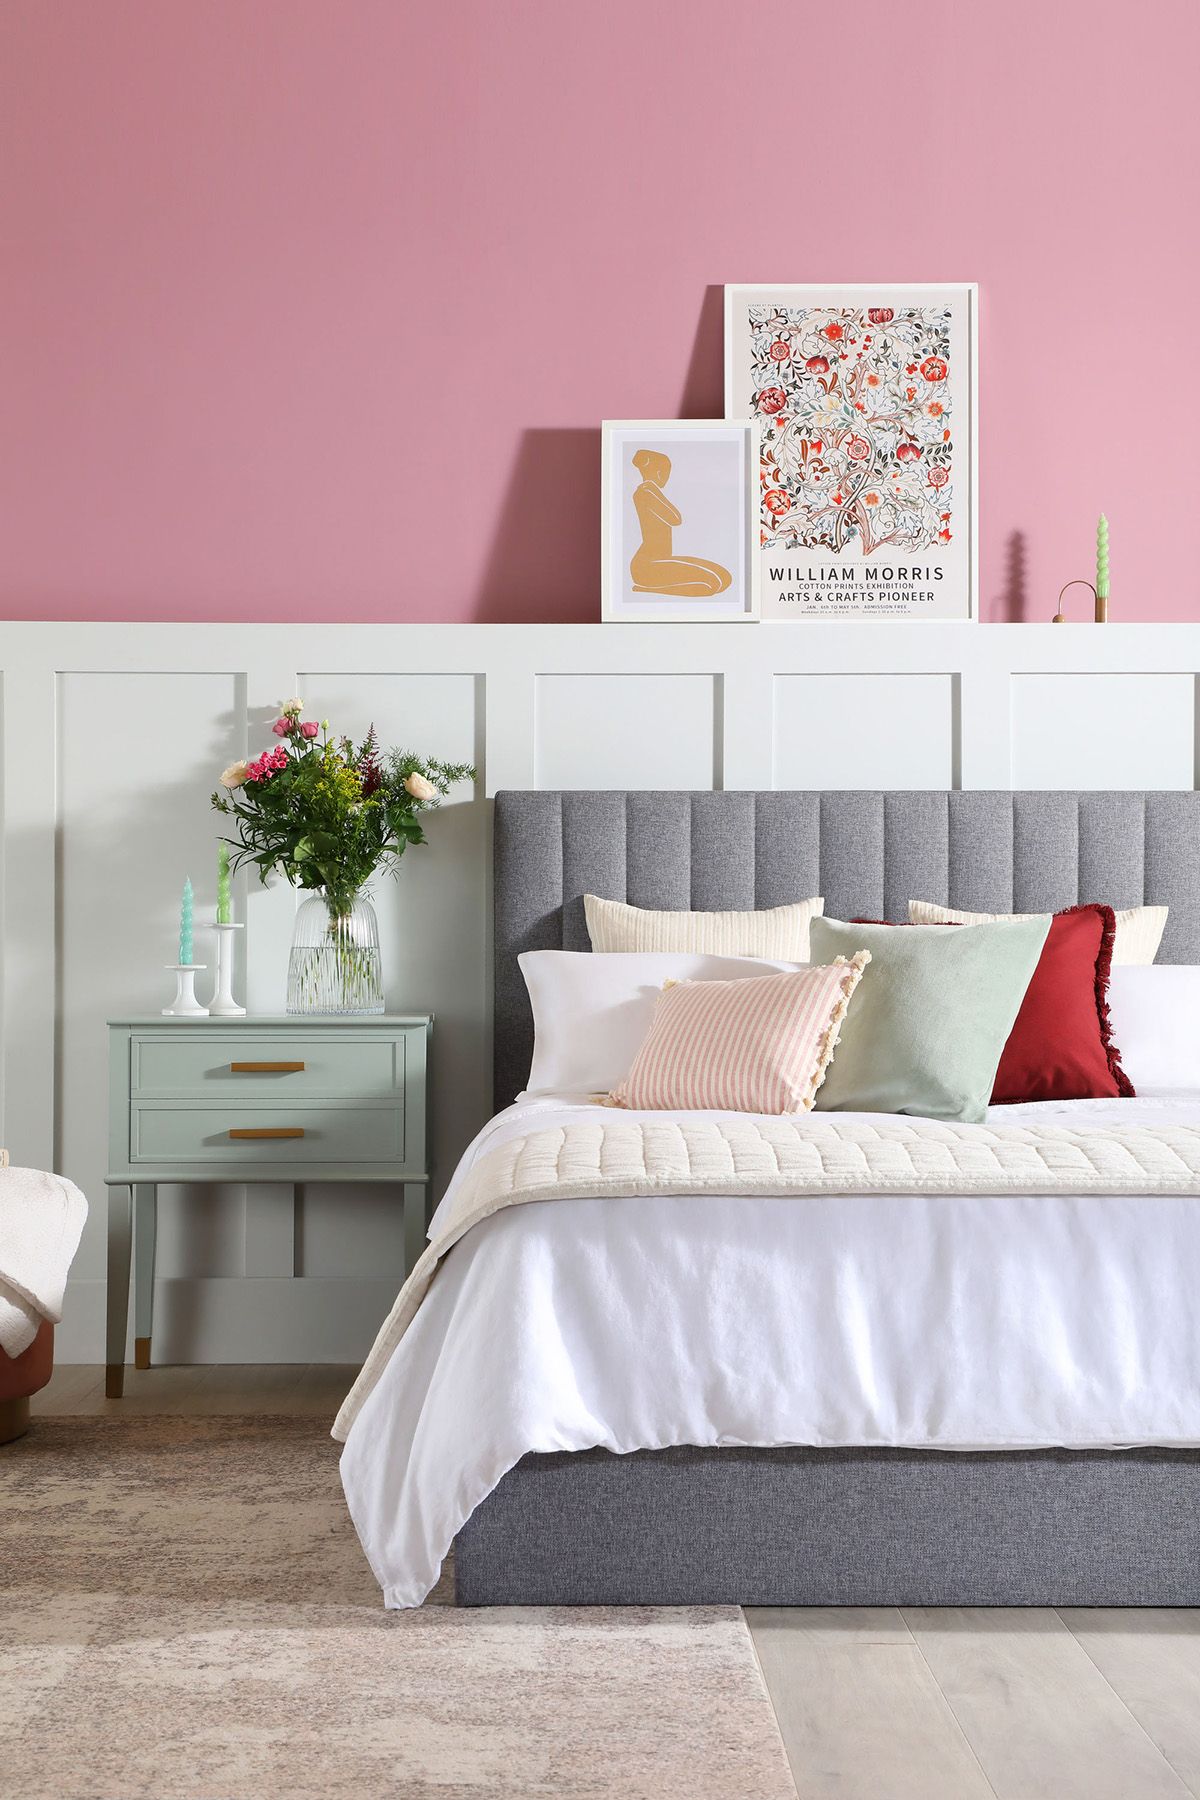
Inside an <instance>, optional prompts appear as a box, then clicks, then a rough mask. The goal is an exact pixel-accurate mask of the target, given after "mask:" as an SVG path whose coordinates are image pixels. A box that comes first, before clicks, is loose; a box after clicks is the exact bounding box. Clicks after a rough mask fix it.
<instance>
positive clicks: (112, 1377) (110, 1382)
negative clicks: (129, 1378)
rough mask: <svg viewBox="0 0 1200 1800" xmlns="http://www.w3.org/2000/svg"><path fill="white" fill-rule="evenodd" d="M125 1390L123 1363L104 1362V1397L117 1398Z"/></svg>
mask: <svg viewBox="0 0 1200 1800" xmlns="http://www.w3.org/2000/svg"><path fill="white" fill-rule="evenodd" d="M124 1392H125V1364H124V1363H106V1364H105V1365H104V1397H105V1399H106V1400H119V1399H120V1398H121V1396H122V1395H123V1394H124Z"/></svg>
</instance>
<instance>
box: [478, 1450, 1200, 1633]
mask: <svg viewBox="0 0 1200 1800" xmlns="http://www.w3.org/2000/svg"><path fill="white" fill-rule="evenodd" d="M454 1573H455V1585H456V1592H457V1597H458V1603H459V1605H460V1606H538V1605H548V1606H560V1605H561V1606H568V1605H571V1606H633V1605H643V1606H695V1605H722V1604H726V1605H731V1606H1196V1605H1197V1604H1200V1451H1195V1450H1118V1451H1108V1450H1026V1451H1001V1452H996V1453H980V1452H977V1451H972V1452H967V1453H964V1454H954V1453H952V1452H946V1451H937V1450H802V1449H795V1450H742V1449H722V1450H713V1449H694V1448H681V1449H674V1450H638V1451H635V1452H634V1453H633V1454H632V1455H630V1456H614V1455H612V1454H611V1453H610V1452H609V1451H607V1450H584V1451H574V1452H569V1453H559V1454H556V1455H552V1456H527V1457H525V1458H524V1460H523V1461H522V1462H520V1463H518V1464H517V1467H516V1468H515V1469H513V1470H511V1471H510V1472H509V1473H508V1474H507V1475H506V1476H505V1477H504V1479H503V1481H502V1482H501V1483H500V1485H499V1487H498V1488H496V1489H495V1491H494V1492H493V1493H492V1494H490V1495H489V1497H488V1498H487V1499H486V1500H485V1501H484V1502H483V1505H482V1506H480V1507H478V1508H477V1509H476V1511H475V1512H474V1513H473V1515H472V1516H471V1518H470V1519H469V1520H468V1522H467V1524H466V1525H465V1526H464V1527H463V1529H462V1530H461V1531H460V1532H459V1534H458V1538H457V1540H456V1543H455V1549H454Z"/></svg>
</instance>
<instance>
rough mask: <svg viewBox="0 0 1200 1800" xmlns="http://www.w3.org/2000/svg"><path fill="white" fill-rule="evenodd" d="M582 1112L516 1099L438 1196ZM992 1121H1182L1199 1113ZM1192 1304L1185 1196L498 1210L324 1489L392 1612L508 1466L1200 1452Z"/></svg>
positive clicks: (467, 1242)
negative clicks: (601, 1459) (590, 1457)
mask: <svg viewBox="0 0 1200 1800" xmlns="http://www.w3.org/2000/svg"><path fill="white" fill-rule="evenodd" d="M580 1116H589V1117H594V1108H593V1107H592V1106H589V1105H588V1104H587V1103H586V1102H585V1101H584V1100H583V1099H582V1098H574V1099H573V1098H572V1097H570V1096H561V1097H551V1098H546V1097H541V1098H538V1099H536V1100H522V1101H518V1103H517V1104H516V1105H515V1106H513V1107H510V1108H509V1109H507V1111H505V1112H503V1113H501V1114H499V1115H498V1116H497V1117H496V1118H495V1119H493V1120H492V1121H491V1122H490V1124H489V1125H488V1126H487V1127H485V1129H484V1131H482V1132H481V1133H480V1135H479V1137H478V1138H477V1139H476V1140H475V1142H474V1144H473V1145H472V1146H471V1148H470V1149H469V1150H468V1151H467V1153H466V1155H465V1156H464V1158H463V1161H462V1163H461V1164H460V1166H459V1170H458V1172H457V1174H456V1176H455V1181H457V1180H458V1179H459V1178H460V1177H461V1175H462V1174H463V1172H464V1171H465V1170H466V1169H467V1168H469V1167H470V1166H471V1165H472V1164H473V1162H474V1161H475V1160H476V1159H477V1157H478V1156H479V1155H480V1154H482V1153H483V1152H484V1151H485V1150H487V1149H491V1148H493V1147H495V1146H496V1145H497V1144H499V1143H500V1142H501V1141H502V1138H503V1137H504V1136H511V1135H516V1134H519V1133H521V1132H523V1131H525V1130H527V1129H529V1128H530V1127H532V1126H536V1127H542V1126H550V1125H557V1124H561V1123H566V1122H567V1121H568V1120H572V1119H576V1118H579V1117H580ZM659 1116H661V1115H659ZM993 1116H994V1117H997V1118H1002V1119H1004V1120H1007V1121H1009V1122H1011V1123H1014V1124H1015V1123H1020V1122H1029V1121H1034V1120H1036V1121H1039V1122H1043V1121H1047V1120H1055V1119H1062V1121H1063V1122H1064V1123H1066V1122H1070V1123H1072V1124H1080V1123H1087V1122H1094V1123H1096V1124H1109V1123H1120V1124H1137V1123H1146V1124H1154V1123H1165V1122H1168V1121H1170V1122H1178V1123H1189V1124H1200V1094H1196V1093H1194V1092H1192V1093H1187V1094H1168V1093H1159V1094H1153V1095H1149V1096H1144V1097H1140V1098H1139V1099H1137V1100H1122V1101H1072V1102H1051V1103H1045V1104H1041V1105H1036V1106H1020V1107H1002V1108H998V1109H996V1112H995V1113H994V1115H993ZM443 1204H444V1202H443ZM1197 1291H1200V1201H1197V1200H1196V1199H1194V1198H1185V1197H1179V1196H1162V1197H1153V1198H1149V1199H1148V1198H1146V1197H1144V1196H1143V1197H1140V1198H1134V1197H1128V1198H1121V1197H1111V1196H1109V1197H1105V1198H1098V1197H1088V1196H1079V1195H1074V1196H1070V1195H1063V1196H1051V1197H1045V1196H1043V1197H1029V1196H1021V1195H1003V1196H997V1197H981V1196H978V1195H973V1196H969V1197H956V1196H952V1195H870V1196H867V1195H858V1196H855V1195H849V1196H847V1195H839V1196H826V1195H822V1196H813V1197H802V1198H795V1199H778V1198H770V1199H763V1198H713V1197H711V1196H693V1197H680V1196H657V1197H654V1198H650V1199H646V1198H638V1199H624V1198H623V1199H607V1200H572V1201H565V1202H559V1201H556V1202H548V1203H534V1204H532V1205H526V1206H520V1207H516V1208H512V1209H509V1210H506V1211H504V1212H502V1213H500V1214H498V1215H496V1216H495V1217H493V1218H491V1219H488V1220H487V1221H486V1222H485V1223H484V1224H482V1225H480V1226H479V1227H477V1228H476V1229H475V1230H474V1231H473V1232H471V1233H470V1234H469V1235H468V1237H467V1238H465V1239H464V1240H463V1242H461V1243H460V1244H458V1245H456V1246H455V1248H454V1249H453V1250H452V1252H451V1253H450V1255H449V1256H448V1257H447V1259H446V1261H445V1262H444V1263H443V1265H442V1267H441V1268H440V1269H439V1271H438V1274H437V1277H436V1279H435V1281H434V1283H433V1286H432V1288H431V1290H430V1292H429V1294H428V1296H427V1298H426V1299H425V1302H424V1304H423V1305H422V1307H421V1310H420V1312H419V1314H418V1315H417V1317H416V1319H415V1320H414V1322H413V1323H412V1325H411V1326H410V1327H409V1329H408V1331H407V1333H406V1334H405V1336H404V1338H403V1340H402V1341H401V1343H400V1344H399V1345H398V1347H397V1349H396V1350H395V1352H394V1354H393V1356H392V1358H391V1360H390V1362H389V1363H388V1365H387V1368H386V1369H385V1371H384V1373H383V1375H382V1376H381V1378H380V1380H379V1382H378V1383H377V1385H376V1387H375V1389H374V1390H373V1392H372V1393H371V1394H370V1395H369V1397H368V1398H367V1400H366V1402H365V1403H364V1405H363V1408H362V1411H361V1412H360V1414H359V1416H358V1418H357V1419H356V1421H355V1423H354V1425H353V1427H352V1429H351V1431H350V1434H349V1437H348V1439H347V1441H346V1446H345V1450H344V1452H343V1455H342V1462H341V1469H342V1481H343V1486H344V1488H345V1493H346V1498H347V1502H348V1504H349V1507H350V1511H351V1514H352V1516H353V1519H354V1523H355V1526H356V1527H357V1530H358V1534H359V1537H360V1538H361V1540H362V1544H363V1547H364V1549H365V1551H366V1553H367V1556H368V1558H369V1560H370V1563H371V1566H372V1568H373V1569H374V1571H375V1575H376V1577H377V1579H378V1581H379V1583H380V1586H381V1587H382V1588H383V1590H384V1598H385V1601H386V1603H387V1605H389V1606H414V1605H417V1604H419V1603H420V1601H421V1600H422V1599H424V1597H425V1595H426V1594H427V1593H428V1592H429V1590H430V1588H431V1587H432V1586H433V1584H434V1582H435V1580H436V1579H437V1574H438V1570H439V1567H440V1565H441V1561H442V1558H443V1557H444V1555H445V1553H446V1551H447V1550H448V1549H449V1547H450V1545H451V1543H452V1541H453V1539H454V1536H455V1534H456V1533H457V1531H458V1530H459V1528H460V1527H461V1526H462V1525H463V1524H464V1523H465V1521H466V1520H467V1519H468V1518H469V1517H470V1515H471V1513H472V1512H473V1511H474V1509H475V1507H476V1506H477V1505H479V1503H480V1502H481V1501H482V1500H483V1499H485V1498H486V1496H487V1495H488V1494H489V1493H490V1492H491V1491H492V1489H493V1488H494V1487H495V1486H496V1485H497V1483H498V1482H499V1481H500V1479H501V1477H502V1476H503V1475H504V1474H505V1473H506V1472H507V1470H509V1469H510V1468H512V1467H513V1465H514V1464H515V1463H517V1462H518V1461H519V1460H520V1459H521V1457H522V1456H524V1455H526V1454H527V1453H528V1452H530V1451H553V1450H582V1449H588V1448H591V1447H593V1446H601V1447H603V1448H605V1449H608V1450H613V1451H621V1452H623V1451H630V1450H642V1449H662V1448H665V1447H667V1446H669V1445H672V1444H700V1445H720V1444H734V1445H744V1444H753V1445H784V1444H810V1445H893V1446H895V1445H903V1446H909V1447H921V1448H932V1449H942V1450H977V1449H997V1448H1005V1449H1008V1448H1027V1447H1037V1446H1047V1445H1058V1446H1066V1447H1069V1448H1096V1447H1106V1448H1113V1447H1125V1446H1130V1445H1137V1444H1158V1445H1175V1446H1196V1445H1200V1308H1197V1307H1196V1305H1195V1295H1196V1293H1197Z"/></svg>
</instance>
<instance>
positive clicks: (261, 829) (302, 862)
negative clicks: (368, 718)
mask: <svg viewBox="0 0 1200 1800" xmlns="http://www.w3.org/2000/svg"><path fill="white" fill-rule="evenodd" d="M300 710H301V709H300V703H299V701H291V702H289V703H288V705H287V706H286V707H285V708H284V712H283V715H282V717H281V718H280V719H279V721H278V722H277V724H276V725H275V727H274V730H275V733H276V736H277V737H278V738H279V743H278V745H277V746H276V747H274V748H272V749H270V750H266V751H264V752H263V754H262V755H261V756H260V757H258V758H257V759H256V760H255V761H254V762H252V763H249V764H245V763H235V764H234V765H233V766H232V768H229V769H226V770H225V772H224V774H223V775H222V776H221V783H222V786H221V788H219V789H218V790H217V792H216V793H214V794H213V796H212V804H213V806H214V808H215V809H216V811H217V812H219V813H222V814H224V815H225V817H226V818H228V819H230V820H231V821H232V829H233V830H234V831H235V832H236V836H230V837H229V838H227V839H225V840H224V841H225V842H227V843H228V844H229V845H230V847H231V849H232V851H233V858H232V860H233V866H234V867H235V868H237V867H240V866H241V865H242V864H243V863H246V864H253V865H254V867H255V868H256V869H257V870H258V875H259V880H260V881H262V882H265V881H266V880H267V877H268V876H269V875H270V874H271V873H272V872H273V871H278V872H279V873H280V874H281V875H283V876H285V877H286V879H287V880H288V881H290V882H291V884H292V886H293V887H298V888H321V889H324V891H325V895H326V899H327V901H328V904H329V911H330V913H331V914H332V915H333V916H335V917H338V916H341V915H343V914H344V913H346V912H348V911H349V909H350V905H351V903H352V901H353V899H354V896H355V895H356V894H357V893H358V892H359V890H360V889H361V888H362V887H363V886H364V885H365V884H366V882H367V881H369V880H370V878H371V876H372V875H373V874H374V873H375V872H376V870H378V869H382V870H384V871H385V872H386V873H388V874H394V873H395V872H396V868H397V865H398V863H399V861H400V858H401V857H402V856H403V854H404V852H405V850H407V849H408V847H409V845H410V844H423V843H425V841H426V839H425V833H424V831H423V830H422V829H421V814H422V813H424V812H427V811H428V810H429V809H430V808H432V807H435V806H440V804H441V802H442V801H443V799H445V797H446V795H447V794H449V792H450V789H451V787H452V786H453V785H454V784H455V782H458V781H470V780H471V779H472V778H473V777H474V774H475V770H474V769H473V768H472V767H471V765H470V764H469V763H443V762H438V761H437V760H436V759H435V758H433V757H424V756H417V755H416V754H415V753H414V752H413V751H411V750H393V751H391V752H390V753H389V754H388V755H387V756H386V758H385V757H384V756H383V754H382V753H381V751H380V748H379V742H378V739H377V737H376V734H375V728H374V726H372V728H371V730H370V731H369V732H368V733H367V735H366V737H365V738H364V739H363V741H362V743H361V744H355V743H354V742H353V741H352V740H351V739H350V738H348V737H331V736H330V735H329V730H328V721H326V722H325V723H324V724H323V725H322V726H320V727H317V726H315V725H312V724H304V723H302V722H301V719H300ZM414 790H415V791H414Z"/></svg>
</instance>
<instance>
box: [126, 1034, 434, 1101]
mask: <svg viewBox="0 0 1200 1800" xmlns="http://www.w3.org/2000/svg"><path fill="white" fill-rule="evenodd" d="M423 1035H424V1034H423V1033H422V1037H423ZM404 1051H405V1036H404V1034H400V1035H394V1036H390V1037H388V1036H384V1035H383V1034H381V1033H380V1032H374V1033H371V1032H363V1033H362V1035H361V1036H355V1035H354V1034H353V1032H347V1031H344V1030H343V1031H339V1032H337V1033H336V1034H335V1033H332V1032H331V1033H329V1034H328V1035H326V1034H325V1033H323V1032H321V1031H319V1030H307V1031H306V1030H298V1031H296V1032H293V1033H291V1034H286V1033H276V1032H270V1033H267V1032H261V1033H260V1032H255V1031H254V1030H253V1029H252V1028H241V1029H238V1030H234V1031H228V1032H226V1031H219V1032H218V1031H213V1030H212V1029H211V1027H208V1028H205V1029H202V1030H199V1031H190V1032H187V1033H186V1034H185V1033H182V1032H180V1031H178V1030H177V1029H176V1030H171V1029H167V1030H164V1031H160V1032H148V1033H146V1034H145V1035H142V1034H141V1033H139V1034H138V1035H137V1036H135V1037H133V1038H132V1039H131V1040H130V1045H129V1056H130V1068H129V1081H130V1090H131V1092H132V1094H133V1095H134V1096H135V1097H137V1098H147V1097H152V1096H158V1097H161V1098H163V1099H173V1100H174V1099H178V1100H183V1099H190V1100H207V1101H209V1102H210V1103H212V1104H214V1105H218V1104H223V1103H224V1102H225V1100H226V1098H228V1099H229V1100H230V1101H231V1102H234V1103H236V1102H237V1101H238V1100H255V1101H258V1100H271V1101H278V1102H280V1103H281V1104H283V1105H288V1104H290V1102H291V1101H292V1100H293V1099H307V1098H308V1096H309V1095H314V1096H315V1095H318V1094H319V1095H322V1096H324V1095H332V1094H351V1095H353V1096H354V1097H355V1098H356V1099H362V1100H374V1099H384V1098H386V1097H387V1096H388V1095H390V1094H396V1093H399V1092H400V1091H401V1089H402V1088H403V1086H404V1074H405V1069H404V1063H405V1056H404Z"/></svg>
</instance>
